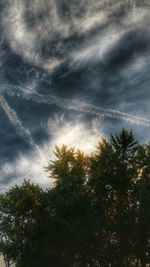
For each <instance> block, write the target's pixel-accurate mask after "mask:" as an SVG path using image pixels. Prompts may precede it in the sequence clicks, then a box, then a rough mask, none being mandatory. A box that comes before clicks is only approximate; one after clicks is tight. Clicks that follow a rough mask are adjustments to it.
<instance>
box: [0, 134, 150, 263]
mask: <svg viewBox="0 0 150 267" xmlns="http://www.w3.org/2000/svg"><path fill="white" fill-rule="evenodd" d="M54 154H55V159H54V160H53V161H51V162H49V164H48V166H47V168H46V171H47V172H48V173H49V176H50V178H52V179H54V186H53V187H52V188H50V189H46V190H43V189H41V188H40V187H39V186H38V185H35V184H32V183H31V182H30V181H24V182H23V184H22V185H21V186H17V185H16V186H14V187H13V188H11V189H10V190H9V191H8V192H6V193H4V194H2V195H1V196H0V237H1V239H0V251H1V252H2V253H3V255H4V258H5V260H6V262H7V263H8V266H9V263H10V262H11V261H12V262H15V263H16V266H17V267H33V266H41V267H49V266H52V267H60V266H61V267H98V266H99V267H130V266H143V267H145V266H148V265H147V264H150V262H149V261H150V259H149V251H150V236H149V234H150V205H149V204H150V144H147V145H138V143H137V142H136V141H135V139H134V135H133V133H132V131H131V132H129V131H128V130H126V129H123V130H122V131H121V132H120V133H118V134H116V135H111V137H110V140H105V139H102V140H101V141H100V142H99V144H98V146H97V149H96V151H95V153H92V154H91V155H88V156H87V155H85V154H84V153H83V152H81V151H80V150H75V149H74V148H68V147H66V146H62V147H61V148H60V147H56V148H55V152H54Z"/></svg>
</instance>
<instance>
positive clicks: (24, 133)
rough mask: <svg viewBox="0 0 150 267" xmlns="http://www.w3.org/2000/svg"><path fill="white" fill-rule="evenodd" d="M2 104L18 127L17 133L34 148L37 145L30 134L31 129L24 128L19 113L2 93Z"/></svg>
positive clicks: (0, 103)
mask: <svg viewBox="0 0 150 267" xmlns="http://www.w3.org/2000/svg"><path fill="white" fill-rule="evenodd" d="M0 106H1V107H2V108H3V110H4V111H5V113H6V114H7V116H8V118H9V120H10V122H11V123H12V125H13V126H14V127H15V128H16V130H17V133H18V134H19V136H20V137H21V138H23V140H24V141H25V142H26V143H27V144H28V145H30V146H31V147H32V148H35V147H36V145H35V143H34V141H33V139H32V136H31V134H30V131H29V130H28V129H26V128H24V126H23V124H22V122H21V120H20V119H19V118H18V116H17V113H16V112H15V111H14V110H13V109H12V108H11V107H10V106H9V104H8V102H7V101H6V99H5V98H4V97H3V96H2V95H1V96H0Z"/></svg>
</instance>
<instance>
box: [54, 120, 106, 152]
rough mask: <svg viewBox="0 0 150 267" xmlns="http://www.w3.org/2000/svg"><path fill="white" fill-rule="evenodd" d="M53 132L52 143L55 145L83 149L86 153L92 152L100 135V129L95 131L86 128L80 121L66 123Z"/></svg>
mask: <svg viewBox="0 0 150 267" xmlns="http://www.w3.org/2000/svg"><path fill="white" fill-rule="evenodd" d="M55 134H56V135H55V138H54V139H53V144H55V145H57V146H61V145H67V146H68V147H74V148H76V149H80V150H83V151H84V152H86V153H91V152H93V151H94V150H95V148H96V145H97V143H98V141H99V139H100V138H101V137H102V133H100V131H99V132H98V131H97V132H95V131H94V130H93V129H88V128H87V127H86V126H85V125H84V124H82V123H76V124H73V123H67V124H65V125H64V126H62V127H60V128H58V129H57V132H56V133H55Z"/></svg>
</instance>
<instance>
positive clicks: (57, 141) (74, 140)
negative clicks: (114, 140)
mask: <svg viewBox="0 0 150 267" xmlns="http://www.w3.org/2000/svg"><path fill="white" fill-rule="evenodd" d="M102 127H103V125H102V121H97V123H95V122H94V121H93V124H92V127H91V128H90V129H89V128H88V127H87V125H86V124H84V123H81V122H78V121H77V120H76V121H74V122H67V121H65V119H64V118H63V116H60V117H58V116H57V115H56V116H55V117H54V118H53V120H49V122H48V125H47V129H49V131H50V134H52V132H53V135H51V140H50V141H49V142H48V143H44V144H43V145H41V146H39V149H37V148H36V147H34V148H33V149H32V151H31V152H28V153H26V154H19V155H18V157H17V159H16V160H14V161H13V162H9V163H8V162H6V163H4V164H3V165H2V166H1V167H0V172H1V180H0V183H1V184H2V187H1V189H2V190H6V189H7V188H8V187H10V186H12V185H14V184H15V183H21V182H22V181H23V179H32V181H33V182H35V183H38V184H40V185H41V186H44V187H45V186H52V180H50V179H49V178H48V176H47V174H46V173H45V170H44V167H46V166H47V165H48V162H49V160H52V159H54V155H53V153H52V151H53V150H54V149H55V145H58V146H62V145H63V144H64V145H67V146H69V147H75V148H76V149H81V150H83V151H85V152H86V153H91V152H93V151H94V150H95V148H96V145H97V143H98V141H99V140H100V138H101V137H102V135H103V128H102ZM51 130H52V132H51Z"/></svg>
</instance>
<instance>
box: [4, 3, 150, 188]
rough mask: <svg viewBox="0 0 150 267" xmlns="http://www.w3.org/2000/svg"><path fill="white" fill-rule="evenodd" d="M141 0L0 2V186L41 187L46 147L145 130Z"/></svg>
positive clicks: (146, 59)
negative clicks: (24, 183)
mask: <svg viewBox="0 0 150 267" xmlns="http://www.w3.org/2000/svg"><path fill="white" fill-rule="evenodd" d="M149 29H150V1H149V0H42V1H41V0H32V1H31V0H5V1H4V0H0V33H1V34H0V147H1V149H0V190H6V189H8V188H9V187H10V186H12V185H13V184H14V183H17V184H19V183H21V182H22V180H23V179H31V180H32V181H34V182H37V183H39V184H40V185H42V186H50V185H51V183H52V181H51V180H50V179H49V178H48V177H47V174H46V173H45V171H44V167H46V166H47V164H48V162H49V161H50V160H52V159H53V153H52V151H53V150H54V147H55V145H60V146H61V145H62V144H66V145H68V146H73V147H75V148H80V149H82V150H84V151H85V152H86V153H91V152H92V151H94V150H95V147H96V144H97V142H98V140H100V139H101V138H102V137H106V138H107V137H108V136H109V134H110V133H115V132H117V131H119V130H121V128H122V127H126V128H129V129H131V130H133V131H134V132H135V136H136V138H137V139H138V140H139V142H142V143H143V142H148V140H149V139H150V138H149V131H150V105H149V104H150V103H149V102H150V92H149V85H150V74H149V73H150V30H149Z"/></svg>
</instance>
